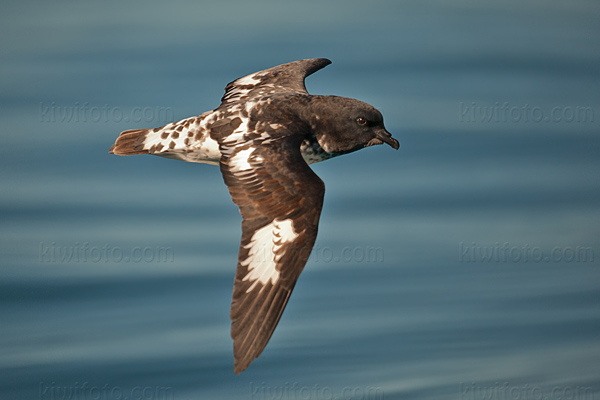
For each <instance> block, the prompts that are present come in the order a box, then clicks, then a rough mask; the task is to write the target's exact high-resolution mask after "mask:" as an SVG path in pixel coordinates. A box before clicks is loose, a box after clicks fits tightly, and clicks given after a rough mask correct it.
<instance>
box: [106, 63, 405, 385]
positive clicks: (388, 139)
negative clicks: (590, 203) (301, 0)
mask: <svg viewBox="0 0 600 400" xmlns="http://www.w3.org/2000/svg"><path fill="white" fill-rule="evenodd" d="M330 63H331V61H329V60H328V59H325V58H315V59H308V60H300V61H295V62H291V63H288V64H283V65H279V66H276V67H273V68H269V69H266V70H264V71H259V72H255V73H253V74H250V75H247V76H244V77H242V78H239V79H236V80H235V81H233V82H231V83H229V84H228V85H227V86H226V87H225V95H224V96H223V97H222V99H221V105H219V107H217V108H216V109H214V110H212V111H208V112H205V113H203V114H201V115H199V116H197V117H191V118H187V119H184V120H181V121H178V122H173V123H170V124H167V125H165V126H163V127H160V128H155V129H133V130H127V131H124V132H122V133H121V135H120V136H119V137H118V138H117V141H116V142H115V144H114V145H113V146H112V147H111V149H110V153H112V154H117V155H122V156H125V155H131V154H153V155H156V156H161V157H167V158H173V159H177V160H183V161H188V162H195V163H206V164H214V165H219V167H220V169H221V173H222V174H223V180H224V181H225V184H226V185H227V187H228V189H229V193H230V194H231V198H232V200H233V202H234V203H235V204H236V205H237V206H238V207H239V209H240V213H241V214H242V217H243V220H242V240H241V243H240V250H239V254H238V263H237V272H236V274H235V282H234V285H233V296H232V301H231V313H230V316H231V337H232V339H233V352H234V358H235V362H234V371H235V373H236V374H239V373H240V372H241V371H243V370H245V369H246V368H247V367H248V366H249V365H250V363H251V362H252V361H253V360H254V359H255V358H257V357H258V356H259V355H260V354H261V353H262V351H263V349H264V348H265V346H266V345H267V342H268V341H269V339H270V338H271V335H272V334H273V331H274V330H275V327H276V326H277V323H278V322H279V319H280V318H281V314H282V312H283V310H284V308H285V306H286V304H287V302H288V299H289V297H290V294H291V293H292V290H293V288H294V285H295V284H296V280H297V279H298V276H299V275H300V273H301V272H302V269H303V268H304V265H305V264H306V261H307V259H308V257H309V255H310V252H311V250H312V248H313V245H314V243H315V239H316V237H317V227H318V224H319V216H320V214H321V208H322V206H323V195H324V193H325V186H324V184H323V181H321V179H319V177H318V176H317V175H316V174H315V173H314V172H313V171H312V169H311V168H310V167H309V166H308V164H312V163H316V162H319V161H323V160H327V159H329V158H332V157H336V156H339V155H342V154H347V153H351V152H353V151H356V150H360V149H362V148H364V147H368V146H372V145H376V144H383V143H387V144H388V145H390V146H391V147H393V148H394V149H396V150H397V149H398V148H399V146H400V145H399V143H398V141H397V140H396V139H394V138H392V136H391V134H390V133H389V132H388V131H387V130H386V129H385V127H384V125H383V117H382V115H381V113H380V112H379V111H378V110H377V109H375V108H374V107H372V106H371V105H369V104H366V103H363V102H361V101H358V100H354V99H350V98H345V97H338V96H317V95H310V94H308V92H307V91H306V87H305V86H304V79H305V78H306V77H307V76H309V75H311V74H312V73H314V72H316V71H318V70H319V69H321V68H323V67H325V66H326V65H329V64H330Z"/></svg>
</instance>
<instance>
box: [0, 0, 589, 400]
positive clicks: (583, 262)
mask: <svg viewBox="0 0 600 400" xmlns="http://www.w3.org/2000/svg"><path fill="white" fill-rule="evenodd" d="M599 18H600V3H598V2H597V1H592V0H590V1H585V0H574V1H541V0H533V1H525V2H524V1H516V0H509V1H504V2H501V3H499V2H491V1H463V0H461V1H454V2H445V1H416V0H415V1H398V2H388V1H368V2H365V1H361V2H358V1H354V0H350V1H343V2H342V1H331V2H323V1H311V0H308V1H304V2H295V3H291V2H290V3H289V2H275V1H255V2H247V1H223V2H210V3H209V2H196V1H172V2H168V3H167V2H156V1H143V2H142V1H126V2H123V1H112V0H111V1H104V2H101V3H90V2H75V1H53V2H41V1H27V0H25V1H20V2H8V3H5V4H3V11H2V13H1V14H0V33H1V34H0V42H1V47H0V52H1V54H2V62H1V63H0V71H1V75H0V76H1V78H0V132H1V139H0V140H1V145H0V165H1V168H2V173H1V174H0V187H1V189H2V190H1V194H0V218H1V224H0V238H1V240H0V252H1V256H0V264H1V266H0V354H1V357H0V398H2V399H53V400H55V399H67V398H69V399H90V398H92V399H176V400H184V399H186V400H187V399H213V400H217V399H245V398H250V399H355V400H356V399H383V398H385V399H448V398H450V399H453V398H457V399H492V398H493V399H503V398H506V399H509V398H511V399H542V398H544V399H591V398H599V397H600V370H599V369H598V360H599V359H600V307H599V305H600V287H599V283H600V282H599V278H600V275H599V272H600V240H599V239H600V182H599V179H598V172H599V171H600V153H599V150H600V51H599V49H600V24H599V23H598V21H599ZM313 57H327V58H330V59H331V60H332V61H333V64H332V65H330V66H328V67H327V68H325V69H324V70H322V71H319V72H318V73H316V74H315V75H313V76H311V77H310V78H309V79H308V80H307V87H308V90H309V91H310V92H311V93H313V94H335V95H340V96H347V97H353V98H357V99H360V100H363V101H366V102H368V103H371V104H373V105H374V106H375V107H377V108H378V109H379V110H381V111H382V113H383V115H384V118H385V122H386V126H387V128H388V130H389V131H390V132H392V133H393V134H394V136H395V137H396V138H398V139H399V140H400V142H401V148H400V151H398V152H395V151H393V150H391V149H390V148H389V147H387V146H386V147H384V146H378V147H374V148H368V149H366V150H363V151H360V152H357V153H354V154H351V155H348V156H345V157H340V158H338V159H335V160H331V161H328V162H325V163H321V164H318V165H315V166H314V170H315V171H316V173H317V174H318V175H319V176H320V177H321V178H322V179H323V181H324V182H325V183H326V187H327V191H326V196H325V204H324V209H323V214H322V218H321V225H320V231H319V237H318V238H317V243H316V246H315V249H314V251H313V254H312V256H311V259H310V260H309V262H308V264H307V266H306V268H305V270H304V273H303V274H302V276H301V278H300V280H299V281H298V284H297V286H296V289H295V291H294V294H293V295H292V297H291V300H290V303H289V305H288V307H287V310H286V312H285V313H284V315H283V317H282V319H281V321H280V324H279V327H278V328H277V330H276V331H275V334H274V336H273V338H272V339H271V342H270V343H269V345H268V346H267V348H266V350H265V351H264V353H263V354H262V356H261V357H260V358H259V359H257V360H256V361H255V362H254V363H253V364H252V365H251V366H250V368H249V369H248V370H247V371H245V372H243V373H242V374H241V375H239V376H236V375H234V374H233V354H232V353H233V351H232V343H231V339H230V337H229V317H228V316H229V305H230V299H231V290H232V283H233V277H234V271H235V265H236V259H237V251H238V246H239V238H240V221H241V219H240V216H239V213H238V211H237V208H236V207H235V206H234V205H233V203H232V202H231V200H230V198H229V195H228V191H227V189H226V187H225V185H224V184H223V182H222V178H221V175H220V173H219V170H218V168H216V167H214V166H210V165H196V164H189V163H183V162H179V161H173V160H166V159H161V158H158V157H151V156H133V157H117V156H113V155H109V154H108V149H109V148H110V146H111V145H112V143H113V142H114V140H115V139H116V137H117V136H118V134H119V133H120V132H121V131H123V130H126V129H131V128H153V127H158V126H161V125H164V124H166V123H169V122H172V121H175V120H179V119H182V118H186V117H189V116H194V115H198V114H200V113H202V112H204V111H206V110H210V109H212V108H215V107H216V106H218V104H219V99H220V97H221V95H222V94H223V88H224V87H225V85H226V84H227V83H228V82H230V81H232V80H233V79H235V78H238V77H240V76H243V75H246V74H248V73H251V72H255V71H258V70H262V69H265V68H269V67H272V66H274V65H278V64H281V63H285V62H289V61H294V60H298V59H303V58H313ZM493 396H496V397H493Z"/></svg>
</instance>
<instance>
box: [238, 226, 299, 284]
mask: <svg viewBox="0 0 600 400" xmlns="http://www.w3.org/2000/svg"><path fill="white" fill-rule="evenodd" d="M297 237H298V234H297V233H296V232H294V226H293V222H292V220H291V219H285V220H283V221H279V220H276V219H275V220H273V222H271V223H270V224H268V225H265V226H264V227H262V228H260V229H259V230H257V231H256V232H254V234H253V235H252V238H251V239H250V243H248V244H247V245H246V246H244V248H245V249H248V258H246V259H245V260H244V261H241V262H240V265H242V266H244V267H247V268H248V274H246V276H245V277H244V278H243V279H242V280H244V281H248V280H250V281H252V282H253V283H252V285H251V286H250V287H249V288H248V290H246V293H248V292H250V291H251V290H252V289H254V288H255V287H256V285H257V284H258V283H259V282H260V283H261V284H262V285H265V284H266V283H267V282H269V280H270V281H271V284H273V285H274V284H275V283H276V282H277V280H279V271H278V270H277V268H276V267H277V263H278V262H279V260H281V257H283V253H282V254H276V253H277V252H278V251H279V250H280V249H281V247H282V246H283V245H285V244H287V243H291V242H293V241H294V240H295V239H296V238H297Z"/></svg>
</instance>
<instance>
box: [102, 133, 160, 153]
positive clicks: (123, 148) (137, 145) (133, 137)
mask: <svg viewBox="0 0 600 400" xmlns="http://www.w3.org/2000/svg"><path fill="white" fill-rule="evenodd" d="M149 131H150V130H149V129H131V130H128V131H124V132H121V135H120V136H119V137H118V138H117V141H116V142H115V144H113V145H112V147H111V148H110V150H109V153H110V154H116V155H119V156H129V155H132V154H148V153H149V151H148V149H144V143H145V141H146V137H147V136H148V132H149Z"/></svg>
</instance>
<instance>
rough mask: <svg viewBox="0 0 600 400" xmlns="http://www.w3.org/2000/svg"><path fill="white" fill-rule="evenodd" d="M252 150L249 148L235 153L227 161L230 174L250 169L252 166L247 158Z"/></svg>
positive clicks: (252, 148)
mask: <svg viewBox="0 0 600 400" xmlns="http://www.w3.org/2000/svg"><path fill="white" fill-rule="evenodd" d="M254 150H255V149H254V147H251V148H249V149H246V150H241V151H238V152H237V153H235V155H234V156H233V157H231V158H230V159H229V167H230V171H231V172H232V173H236V172H242V171H247V170H249V169H252V166H251V165H250V163H249V158H250V156H251V155H252V152H254Z"/></svg>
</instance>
